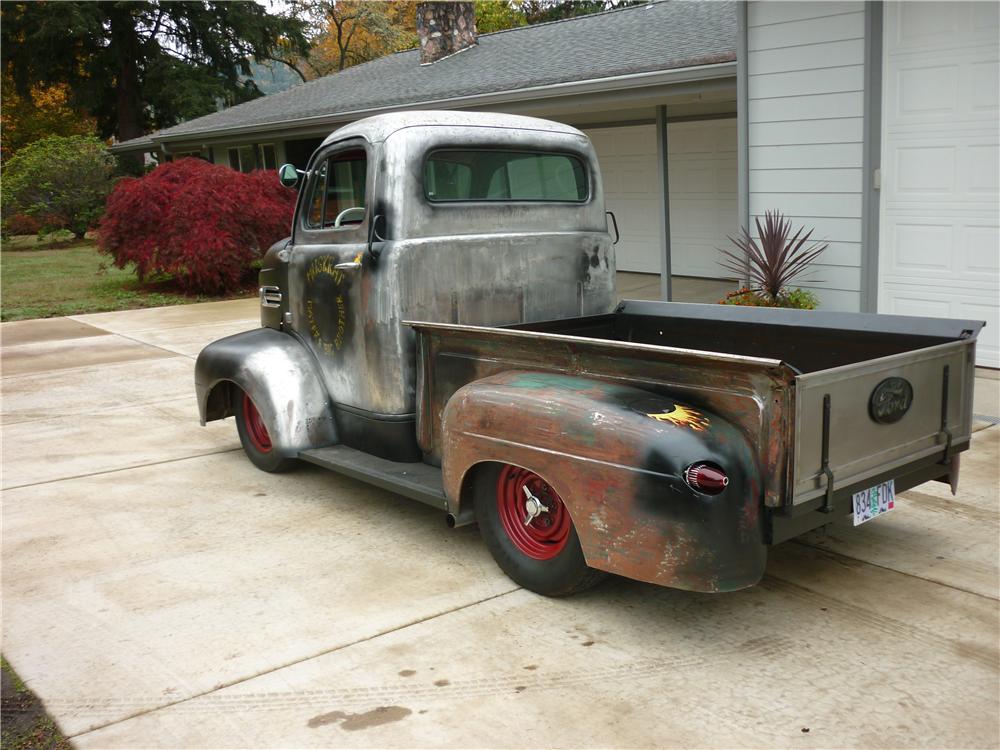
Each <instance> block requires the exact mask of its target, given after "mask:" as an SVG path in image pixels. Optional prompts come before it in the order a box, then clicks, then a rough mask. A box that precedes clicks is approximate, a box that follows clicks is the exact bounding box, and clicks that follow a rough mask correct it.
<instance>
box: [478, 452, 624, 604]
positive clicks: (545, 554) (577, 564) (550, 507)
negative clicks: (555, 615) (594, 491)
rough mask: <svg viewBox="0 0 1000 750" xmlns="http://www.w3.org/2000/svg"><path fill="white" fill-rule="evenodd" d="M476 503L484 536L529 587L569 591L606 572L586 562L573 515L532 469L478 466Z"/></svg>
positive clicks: (507, 570)
mask: <svg viewBox="0 0 1000 750" xmlns="http://www.w3.org/2000/svg"><path fill="white" fill-rule="evenodd" d="M475 472H476V473H475V474H474V476H473V503H474V505H475V511H476V521H477V522H478V523H479V532H480V533H481V534H482V536H483V541H484V542H486V546H487V547H488V548H489V550H490V554H492V555H493V559H494V560H496V562H497V565H499V566H500V568H501V570H503V572H504V573H506V574H507V575H508V576H510V577H511V578H512V579H513V580H514V581H515V582H516V583H519V584H520V585H522V586H524V587H525V588H526V589H530V590H531V591H535V592H537V593H539V594H545V595H546V596H567V595H569V594H575V593H576V592H578V591H583V590H584V589H587V588H590V587H591V586H593V585H594V584H596V583H598V582H599V581H601V580H602V579H603V578H604V576H605V575H606V574H605V573H602V572H601V571H598V570H593V569H592V568H589V567H587V561H586V559H585V558H584V556H583V549H582V548H581V547H580V538H579V537H578V536H577V534H576V529H575V528H574V527H573V519H572V518H571V517H570V514H569V510H568V509H567V507H566V505H565V503H563V500H562V498H561V497H559V493H557V492H556V491H555V489H554V488H553V487H552V485H550V484H549V483H548V482H547V481H545V479H544V478H542V477H541V476H540V475H538V474H536V473H535V472H533V471H529V470H528V469H522V468H521V467H519V466H512V465H510V464H500V463H491V464H483V465H481V466H478V467H476V469H475Z"/></svg>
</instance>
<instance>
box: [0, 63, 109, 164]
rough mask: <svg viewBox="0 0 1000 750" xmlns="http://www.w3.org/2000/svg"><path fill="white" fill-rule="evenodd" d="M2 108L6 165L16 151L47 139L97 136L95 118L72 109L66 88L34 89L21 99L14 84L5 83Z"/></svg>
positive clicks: (1, 149)
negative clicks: (69, 136) (49, 137)
mask: <svg viewBox="0 0 1000 750" xmlns="http://www.w3.org/2000/svg"><path fill="white" fill-rule="evenodd" d="M0 92H2V104H0V158H2V159H3V160H4V161H5V162H6V161H7V158H8V157H10V156H11V154H13V153H14V152H15V151H17V150H18V149H19V148H22V147H23V146H27V145H28V144H29V143H32V142H33V141H37V140H39V139H40V138H44V137H45V136H47V135H93V134H94V133H95V132H96V128H97V125H96V123H95V122H94V118H92V117H90V116H88V115H87V114H86V113H85V112H82V111H81V110H79V109H76V108H74V107H73V106H71V105H70V93H69V88H68V87H67V86H66V85H65V84H57V85H55V86H33V87H32V88H31V90H30V91H29V92H28V95H27V96H24V97H22V96H19V95H18V93H17V91H16V89H15V87H14V82H13V81H12V80H11V79H10V78H9V77H6V78H4V80H3V85H2V88H0Z"/></svg>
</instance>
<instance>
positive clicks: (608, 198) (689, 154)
mask: <svg viewBox="0 0 1000 750" xmlns="http://www.w3.org/2000/svg"><path fill="white" fill-rule="evenodd" d="M668 128H669V129H668V131H667V142H668V149H669V152H668V164H669V171H670V174H669V177H670V237H671V253H672V255H671V268H672V271H673V273H674V274H676V275H681V276H708V277H714V278H718V277H719V276H723V275H725V272H724V271H723V270H722V269H721V268H720V267H719V265H718V263H717V260H718V259H719V257H720V254H719V253H718V251H717V250H716V248H718V247H726V246H727V245H728V240H727V239H726V235H727V234H732V235H735V234H736V231H737V228H736V211H737V206H736V121H735V120H734V119H728V120H707V121H699V122H684V123H672V124H670V125H669V126H668ZM587 135H588V136H590V140H591V141H592V142H593V144H594V148H595V149H596V151H597V158H598V160H599V161H600V164H601V175H602V177H603V180H604V200H605V203H606V204H607V208H608V210H609V211H613V212H614V214H615V217H616V218H617V219H618V226H619V229H620V230H621V235H622V239H621V242H620V243H619V244H618V246H617V247H616V248H615V252H616V256H617V263H618V269H619V270H621V271H637V272H641V273H660V247H661V246H660V232H661V228H660V212H661V210H662V209H661V206H662V203H661V200H662V199H661V196H660V186H659V171H658V167H657V160H658V158H659V157H658V156H657V153H656V151H657V149H656V126H654V125H633V126H629V127H623V128H599V129H596V130H590V131H587Z"/></svg>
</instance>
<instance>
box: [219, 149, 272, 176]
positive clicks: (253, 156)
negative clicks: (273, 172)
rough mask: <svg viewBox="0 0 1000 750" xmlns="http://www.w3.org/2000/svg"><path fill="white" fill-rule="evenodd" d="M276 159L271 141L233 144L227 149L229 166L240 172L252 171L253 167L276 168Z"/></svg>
mask: <svg viewBox="0 0 1000 750" xmlns="http://www.w3.org/2000/svg"><path fill="white" fill-rule="evenodd" d="M277 161H278V160H277V158H276V157H275V151H274V144H273V143H259V144H253V145H248V146H234V147H233V148H230V149H229V166H230V167H232V168H233V169H236V170H239V171H240V172H252V171H253V170H255V169H276V168H277V166H278V164H277Z"/></svg>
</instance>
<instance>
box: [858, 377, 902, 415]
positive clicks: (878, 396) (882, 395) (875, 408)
mask: <svg viewBox="0 0 1000 750" xmlns="http://www.w3.org/2000/svg"><path fill="white" fill-rule="evenodd" d="M912 403H913V386H912V385H910V381H908V380H905V379H904V378H886V379H885V380H883V381H882V382H881V383H879V384H878V385H877V386H875V390H874V391H872V395H871V398H870V399H868V414H869V415H870V416H871V418H872V419H874V420H875V421H876V422H880V423H881V424H892V423H893V422H898V421H899V420H901V419H902V418H903V415H904V414H906V412H908V411H909V410H910V404H912Z"/></svg>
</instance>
